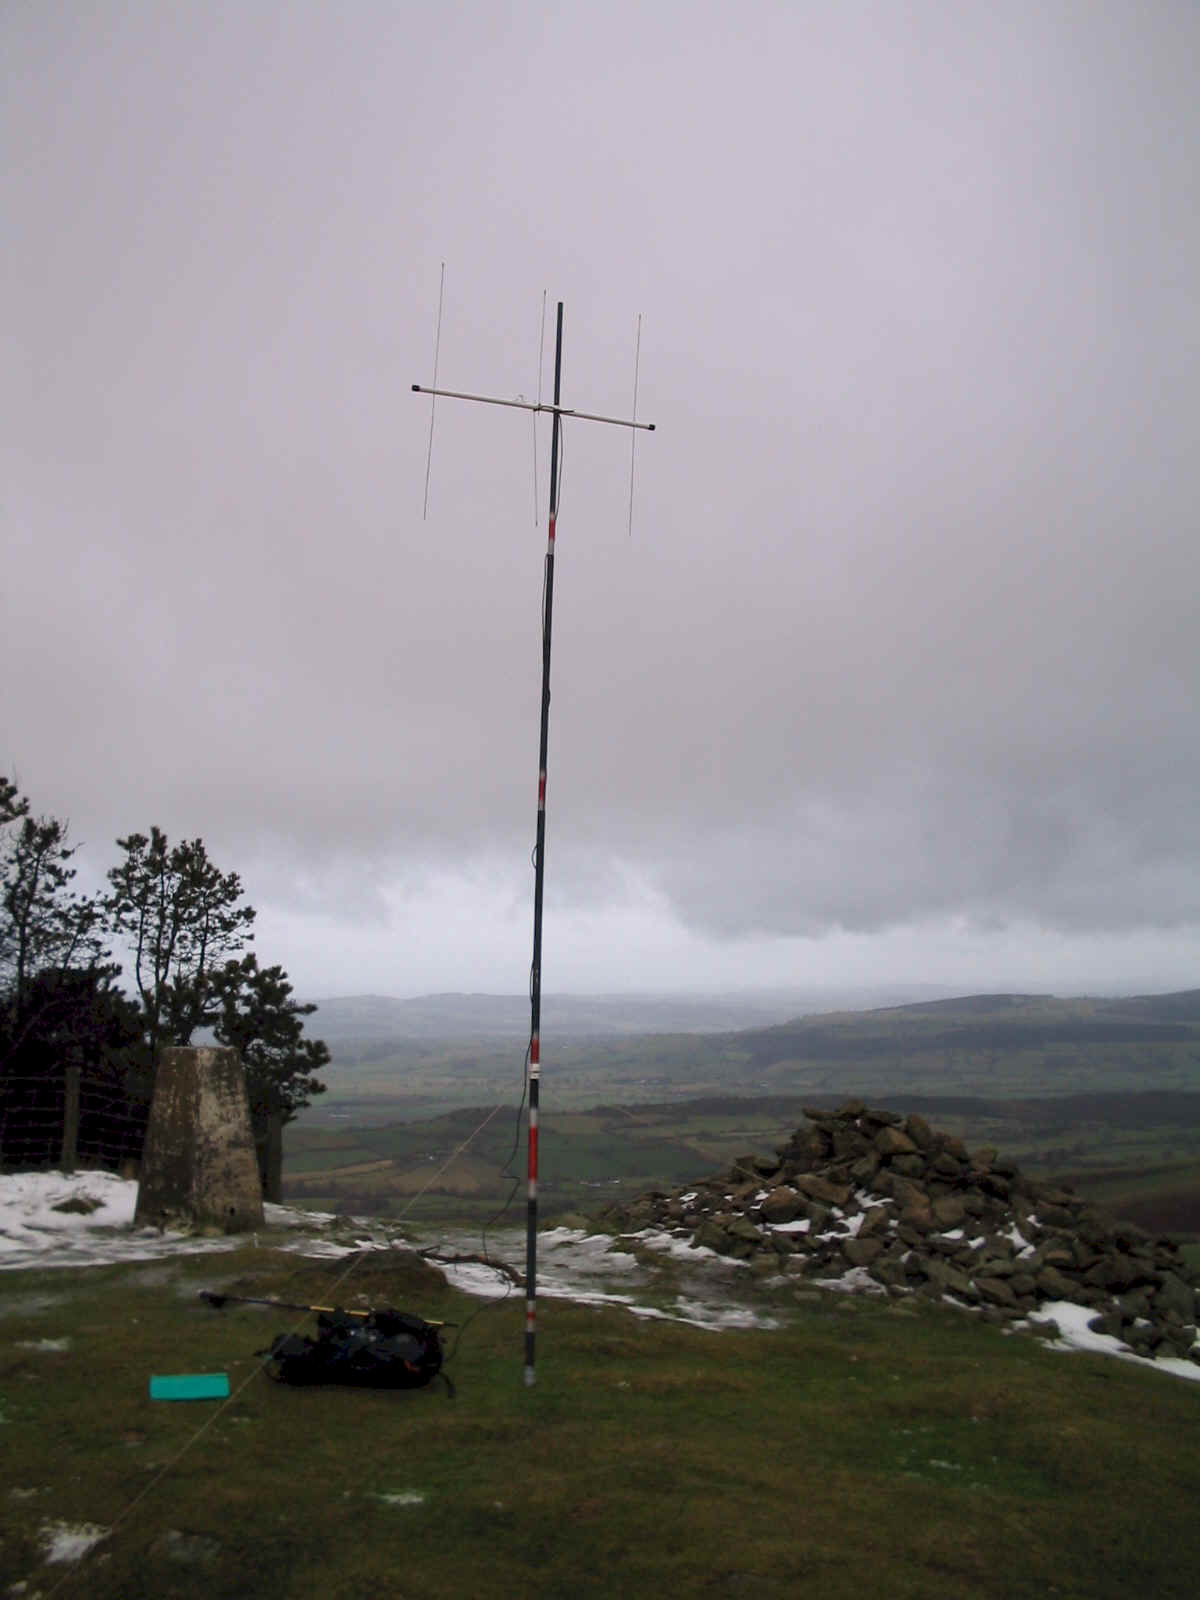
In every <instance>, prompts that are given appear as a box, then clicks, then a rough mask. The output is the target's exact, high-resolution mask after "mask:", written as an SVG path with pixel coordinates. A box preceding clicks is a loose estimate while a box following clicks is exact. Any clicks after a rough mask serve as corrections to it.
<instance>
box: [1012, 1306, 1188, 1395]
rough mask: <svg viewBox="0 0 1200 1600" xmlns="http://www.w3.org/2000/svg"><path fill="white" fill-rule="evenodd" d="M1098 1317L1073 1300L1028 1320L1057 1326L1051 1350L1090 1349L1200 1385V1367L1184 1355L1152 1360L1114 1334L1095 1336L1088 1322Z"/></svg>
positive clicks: (1045, 1308)
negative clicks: (1126, 1344) (1136, 1352)
mask: <svg viewBox="0 0 1200 1600" xmlns="http://www.w3.org/2000/svg"><path fill="white" fill-rule="evenodd" d="M1095 1315H1096V1312H1095V1311H1094V1310H1093V1309H1092V1308H1091V1307H1089V1306H1077V1305H1075V1304H1074V1303H1073V1302H1072V1301H1070V1300H1048V1301H1047V1302H1046V1303H1045V1304H1044V1305H1042V1306H1040V1307H1039V1308H1038V1310H1037V1311H1032V1312H1030V1314H1029V1317H1028V1319H1027V1320H1028V1321H1029V1322H1030V1323H1033V1324H1035V1325H1036V1324H1037V1323H1039V1322H1054V1323H1056V1324H1057V1325H1058V1332H1059V1337H1058V1338H1057V1339H1055V1340H1053V1341H1052V1342H1051V1344H1050V1349H1051V1350H1063V1351H1077V1350H1090V1351H1092V1352H1093V1353H1094V1354H1096V1355H1102V1356H1117V1357H1118V1358H1119V1359H1120V1360H1121V1361H1136V1362H1137V1364H1138V1366H1139V1367H1152V1368H1153V1369H1154V1371H1155V1372H1169V1373H1172V1374H1173V1375H1174V1376H1175V1377H1176V1378H1190V1379H1191V1380H1192V1381H1193V1382H1194V1383H1195V1382H1200V1367H1198V1366H1197V1365H1196V1363H1195V1362H1194V1361H1186V1360H1184V1359H1183V1357H1181V1356H1158V1357H1155V1358H1154V1359H1151V1358H1150V1357H1148V1356H1139V1355H1135V1354H1134V1353H1133V1351H1132V1350H1130V1349H1128V1348H1127V1346H1125V1345H1124V1344H1122V1343H1121V1341H1120V1339H1115V1338H1113V1337H1112V1335H1111V1334H1107V1333H1093V1332H1092V1330H1091V1328H1089V1327H1088V1323H1089V1322H1091V1321H1092V1319H1093V1318H1094V1317H1095Z"/></svg>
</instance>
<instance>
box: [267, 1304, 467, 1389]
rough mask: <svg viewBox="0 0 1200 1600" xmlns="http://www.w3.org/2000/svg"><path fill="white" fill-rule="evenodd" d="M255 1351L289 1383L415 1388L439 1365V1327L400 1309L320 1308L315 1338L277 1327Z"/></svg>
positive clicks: (431, 1376) (275, 1374)
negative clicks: (268, 1342) (269, 1339)
mask: <svg viewBox="0 0 1200 1600" xmlns="http://www.w3.org/2000/svg"><path fill="white" fill-rule="evenodd" d="M259 1354H260V1355H266V1356H267V1357H268V1360H267V1361H266V1362H265V1363H264V1365H265V1366H266V1369H267V1371H268V1372H269V1373H270V1375H271V1376H272V1377H273V1378H276V1379H278V1381H279V1382H280V1383H291V1384H315V1383H348V1384H356V1385H359V1386H362V1387H365V1388H371V1389H419V1388H421V1387H422V1386H423V1385H424V1384H427V1383H431V1382H432V1381H433V1379H434V1378H436V1377H437V1375H438V1373H439V1372H441V1370H442V1338H441V1330H440V1329H439V1328H438V1327H437V1326H436V1325H435V1324H434V1323H432V1322H426V1321H425V1320H424V1318H422V1317H416V1316H412V1315H411V1314H410V1313H408V1312H406V1311H371V1312H369V1313H368V1314H367V1315H366V1316H365V1317H364V1316H353V1315H351V1314H350V1313H349V1312H346V1311H341V1310H337V1311H322V1312H320V1313H318V1316H317V1337H316V1338H315V1339H306V1338H304V1337H303V1336H302V1335H300V1334H295V1333H281V1334H279V1335H278V1336H277V1337H276V1339H275V1341H274V1342H273V1343H272V1345H271V1347H270V1349H269V1350H265V1351H260V1352H259ZM447 1381H448V1380H447Z"/></svg>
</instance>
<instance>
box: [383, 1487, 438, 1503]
mask: <svg viewBox="0 0 1200 1600" xmlns="http://www.w3.org/2000/svg"><path fill="white" fill-rule="evenodd" d="M373 1498H374V1499H376V1500H382V1501H383V1503H384V1505H385V1506H422V1505H424V1504H425V1496H424V1495H423V1494H421V1493H420V1491H419V1490H417V1489H399V1490H397V1491H396V1492H395V1493H393V1494H377V1495H375V1496H374V1497H373Z"/></svg>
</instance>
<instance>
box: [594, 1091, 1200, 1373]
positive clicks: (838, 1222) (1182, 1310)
mask: <svg viewBox="0 0 1200 1600" xmlns="http://www.w3.org/2000/svg"><path fill="white" fill-rule="evenodd" d="M804 1115H805V1117H806V1119H807V1121H808V1123H809V1124H810V1126H808V1127H802V1128H800V1129H798V1130H797V1132H796V1133H795V1134H794V1135H793V1136H792V1138H791V1139H790V1140H789V1141H788V1142H787V1144H785V1145H783V1146H781V1147H780V1149H779V1150H778V1152H777V1153H776V1154H775V1155H773V1156H757V1155H747V1156H740V1157H739V1158H738V1159H737V1160H736V1161H735V1162H734V1163H733V1165H732V1167H731V1168H730V1169H729V1170H728V1171H727V1172H722V1173H718V1174H716V1175H714V1176H712V1177H709V1178H704V1179H701V1180H700V1181H699V1182H696V1183H693V1184H691V1185H690V1186H688V1187H687V1188H683V1189H676V1190H673V1191H671V1192H669V1193H668V1192H664V1191H661V1190H652V1191H650V1192H648V1193H646V1194H643V1195H641V1196H639V1197H638V1198H637V1199H636V1200H634V1201H632V1202H631V1203H625V1204H618V1205H615V1206H611V1207H609V1208H608V1209H607V1210H606V1211H604V1212H603V1213H601V1216H600V1219H599V1220H600V1222H601V1225H602V1226H603V1227H604V1228H605V1229H607V1230H608V1231H611V1232H622V1233H637V1232H640V1231H642V1230H647V1229H649V1230H666V1231H667V1232H668V1233H670V1234H671V1235H674V1236H675V1237H676V1238H686V1239H688V1241H689V1243H690V1244H692V1245H693V1246H696V1247H707V1248H708V1249H710V1250H713V1251H715V1252H716V1253H717V1254H718V1255H721V1256H727V1257H731V1258H733V1259H735V1260H739V1261H744V1262H746V1263H747V1264H748V1265H749V1266H750V1268H751V1269H752V1270H754V1271H755V1272H758V1273H762V1274H763V1275H766V1276H772V1275H777V1274H780V1273H784V1274H788V1275H793V1274H799V1275H802V1276H805V1277H811V1278H814V1279H818V1280H820V1279H843V1280H846V1281H848V1283H849V1284H850V1285H854V1284H857V1285H859V1286H862V1287H870V1286H874V1287H875V1288H876V1289H877V1290H878V1291H879V1292H883V1293H888V1294H892V1295H901V1294H908V1293H917V1294H923V1295H928V1296H931V1297H933V1298H937V1299H941V1298H948V1299H950V1300H952V1301H955V1302H958V1303H960V1304H962V1305H966V1306H972V1307H976V1308H978V1309H979V1310H980V1311H981V1312H982V1313H983V1314H984V1315H985V1316H987V1317H988V1319H989V1320H1014V1321H1015V1320H1019V1319H1022V1318H1024V1317H1026V1316H1028V1314H1029V1313H1030V1312H1033V1311H1036V1310H1038V1308H1039V1307H1040V1306H1042V1305H1043V1304H1044V1303H1046V1302H1048V1301H1056V1300H1059V1301H1070V1302H1073V1303H1075V1304H1078V1305H1083V1306H1087V1307H1089V1308H1092V1309H1093V1310H1094V1311H1095V1313H1096V1315H1095V1317H1094V1318H1093V1319H1092V1321H1091V1324H1090V1325H1091V1327H1092V1328H1093V1329H1095V1330H1096V1331H1098V1332H1102V1333H1106V1334H1111V1335H1113V1336H1114V1337H1116V1338H1118V1339H1120V1340H1121V1341H1122V1342H1123V1343H1124V1344H1125V1345H1126V1346H1127V1347H1128V1348H1129V1349H1131V1350H1132V1351H1133V1352H1134V1353H1135V1354H1137V1355H1141V1356H1154V1355H1160V1356H1166V1355H1172V1356H1185V1357H1190V1359H1191V1360H1193V1361H1195V1362H1196V1363H1197V1364H1200V1341H1198V1339H1197V1319H1198V1316H1200V1287H1197V1281H1196V1276H1195V1274H1192V1273H1190V1272H1189V1270H1188V1268H1187V1266H1186V1264H1185V1263H1184V1261H1183V1259H1182V1257H1181V1255H1180V1253H1179V1250H1178V1247H1177V1246H1176V1245H1175V1244H1173V1243H1172V1242H1171V1241H1170V1240H1169V1239H1165V1238H1152V1237H1151V1236H1150V1235H1149V1234H1146V1233H1144V1232H1143V1231H1142V1230H1141V1229H1140V1228H1137V1227H1134V1226H1133V1225H1131V1224H1118V1223H1116V1222H1114V1221H1113V1220H1112V1219H1111V1218H1110V1217H1108V1216H1107V1215H1105V1214H1104V1213H1103V1212H1101V1211H1099V1210H1098V1209H1097V1208H1096V1207H1095V1206H1092V1205H1089V1204H1088V1203H1087V1202H1085V1201H1084V1200H1082V1199H1080V1198H1079V1197H1078V1196H1077V1195H1076V1194H1075V1193H1074V1192H1073V1191H1072V1190H1071V1189H1070V1188H1068V1187H1060V1186H1056V1185H1055V1184H1052V1183H1045V1182H1041V1181H1039V1180H1036V1179H1033V1178H1028V1177H1026V1176H1024V1175H1023V1174H1022V1173H1021V1172H1020V1171H1019V1169H1018V1168H1017V1167H1016V1166H1015V1165H1014V1164H1013V1163H1012V1162H1011V1161H1005V1160H1002V1159H1001V1157H1000V1156H999V1154H998V1153H997V1152H996V1151H995V1150H993V1149H989V1148H983V1149H977V1150H973V1151H970V1150H968V1149H967V1148H966V1146H965V1145H964V1144H963V1142H962V1140H961V1139H957V1138H955V1137H953V1136H952V1135H951V1134H947V1133H941V1132H937V1131H935V1130H934V1129H933V1128H931V1127H930V1126H929V1124H928V1123H927V1122H926V1121H925V1120H924V1118H922V1117H919V1116H908V1117H904V1116H901V1115H899V1114H898V1113H897V1112H894V1111H881V1110H872V1109H870V1108H868V1107H867V1106H866V1105H864V1104H863V1103H862V1101H858V1100H854V1101H850V1102H849V1103H848V1104H846V1105H844V1106H843V1107H842V1108H841V1109H840V1110H838V1111H817V1110H808V1109H806V1110H805V1112H804Z"/></svg>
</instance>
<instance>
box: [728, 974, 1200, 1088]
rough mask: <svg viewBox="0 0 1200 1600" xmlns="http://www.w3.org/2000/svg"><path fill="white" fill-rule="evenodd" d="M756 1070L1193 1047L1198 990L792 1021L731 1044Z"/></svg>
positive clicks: (917, 1006) (978, 1001)
mask: <svg viewBox="0 0 1200 1600" xmlns="http://www.w3.org/2000/svg"><path fill="white" fill-rule="evenodd" d="M736 1037H737V1040H738V1043H739V1044H740V1045H741V1046H742V1047H743V1048H744V1049H745V1051H746V1054H747V1058H748V1060H749V1062H750V1063H751V1064H752V1065H753V1066H754V1067H755V1068H756V1069H758V1070H762V1069H765V1068H770V1067H772V1066H778V1065H780V1064H783V1063H803V1062H813V1061H826V1062H846V1061H855V1062H866V1061H878V1060H881V1059H886V1060H890V1061H893V1062H895V1063H897V1064H898V1063H900V1062H901V1061H902V1060H904V1059H905V1058H909V1057H918V1056H922V1057H933V1056H941V1057H945V1058H954V1057H961V1056H963V1055H966V1054H970V1055H977V1056H987V1055H994V1054H996V1053H1000V1052H1002V1053H1005V1054H1008V1055H1011V1054H1013V1053H1016V1052H1031V1051H1048V1052H1051V1055H1052V1057H1053V1056H1055V1055H1057V1056H1058V1057H1060V1058H1061V1057H1063V1056H1065V1055H1066V1054H1067V1053H1069V1052H1078V1051H1080V1050H1093V1049H1100V1050H1106V1049H1107V1050H1112V1049H1116V1048H1121V1047H1127V1046H1128V1047H1150V1048H1153V1047H1157V1046H1164V1045H1168V1046H1169V1045H1195V1046H1196V1047H1197V1048H1200V990H1186V991H1184V992H1181V993H1172V994H1163V995H1132V996H1128V997H1123V998H1116V999H1095V998H1092V997H1089V996H1082V997H1079V998H1073V999H1062V998H1059V997H1058V996H1056V995H1048V994H1041V995H1039V994H975V995H964V996H960V997H958V998H954V999H944V1000H923V1001H916V1002H911V1003H908V1004H905V1005H899V1006H887V1007H877V1008H875V1009H874V1010H871V1011H863V1012H855V1013H850V1014H843V1015H840V1016H815V1017H814V1016H809V1017H796V1018H793V1019H791V1020H790V1021H788V1022H785V1023H780V1024H775V1025H773V1026H771V1027H767V1028H757V1029H746V1030H743V1031H742V1032H741V1033H740V1034H738V1035H737V1036H736Z"/></svg>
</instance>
